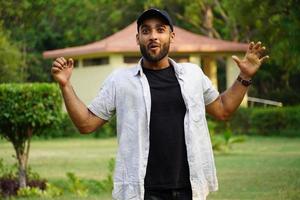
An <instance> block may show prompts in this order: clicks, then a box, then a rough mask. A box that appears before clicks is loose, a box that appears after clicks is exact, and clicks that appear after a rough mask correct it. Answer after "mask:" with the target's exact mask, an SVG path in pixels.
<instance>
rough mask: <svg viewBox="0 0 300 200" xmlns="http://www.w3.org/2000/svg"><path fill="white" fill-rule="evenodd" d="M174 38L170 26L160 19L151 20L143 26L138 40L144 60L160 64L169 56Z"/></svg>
mask: <svg viewBox="0 0 300 200" xmlns="http://www.w3.org/2000/svg"><path fill="white" fill-rule="evenodd" d="M174 36H175V34H174V32H172V31H171V29H170V26H169V25H166V24H165V23H164V22H163V21H162V20H160V19H158V18H151V19H146V20H145V21H144V22H143V23H142V24H141V26H140V27H139V33H138V34H137V35H136V39H137V43H138V45H139V46H140V50H141V53H142V55H143V57H144V59H146V60H147V61H149V62H158V61H160V60H161V59H163V58H164V57H166V56H167V55H168V53H169V49H170V43H171V42H173V38H174Z"/></svg>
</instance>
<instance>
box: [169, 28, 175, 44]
mask: <svg viewBox="0 0 300 200" xmlns="http://www.w3.org/2000/svg"><path fill="white" fill-rule="evenodd" d="M174 38H175V32H174V31H172V32H171V33H170V42H171V43H173V42H174Z"/></svg>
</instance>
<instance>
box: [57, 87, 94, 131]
mask: <svg viewBox="0 0 300 200" xmlns="http://www.w3.org/2000/svg"><path fill="white" fill-rule="evenodd" d="M60 89H61V92H62V95H63V99H64V102H65V106H66V109H67V111H68V114H69V116H70V118H71V119H72V121H73V123H74V124H75V126H76V127H77V128H78V129H79V131H81V130H82V129H84V128H85V127H87V126H88V124H87V122H88V119H89V117H90V116H89V115H91V113H90V112H89V110H88V108H87V107H86V105H85V104H84V103H83V102H82V101H81V100H80V99H79V98H78V97H77V95H76V93H75V92H74V90H73V87H72V85H71V84H70V83H68V84H66V85H64V86H61V85H60Z"/></svg>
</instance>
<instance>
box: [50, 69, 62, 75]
mask: <svg viewBox="0 0 300 200" xmlns="http://www.w3.org/2000/svg"><path fill="white" fill-rule="evenodd" d="M59 71H61V69H60V68H58V67H53V68H52V69H51V73H52V74H55V73H57V72H59Z"/></svg>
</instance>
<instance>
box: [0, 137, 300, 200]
mask: <svg viewBox="0 0 300 200" xmlns="http://www.w3.org/2000/svg"><path fill="white" fill-rule="evenodd" d="M31 147H32V149H31V152H30V161H29V163H30V165H31V167H32V169H33V170H34V171H36V172H38V173H39V174H40V175H41V177H44V178H46V179H48V180H49V181H50V182H52V183H54V184H58V185H61V184H62V185H63V184H64V183H65V182H66V179H67V178H66V175H65V174H66V172H74V173H75V174H76V175H77V176H78V177H80V178H83V179H89V180H101V179H104V178H105V176H106V174H107V173H108V169H107V163H108V160H109V159H110V158H112V157H114V156H115V152H116V148H117V144H116V141H115V139H101V140H99V139H98V140H97V139H91V138H82V139H78V138H76V139H55V140H48V141H33V142H32V146H31ZM13 154H14V152H13V149H12V147H11V145H10V144H9V143H7V142H5V141H0V158H2V159H4V162H5V163H10V164H12V163H14V162H15V161H14V158H13V157H12V155H13ZM215 159H216V166H217V174H218V178H219V191H217V192H214V193H211V194H210V195H209V197H208V200H240V199H243V200H244V199H245V200H246V199H251V200H253V199H255V200H274V199H276V200H277V199H278V200H281V199H282V200H298V199H300V178H299V177H300V138H279V137H275V138H272V137H250V138H248V140H247V141H246V142H245V143H240V144H236V145H234V148H233V150H232V151H231V152H230V153H229V154H217V155H216V156H215ZM93 191H94V192H91V195H90V196H89V197H88V198H86V199H89V200H94V199H95V200H96V199H101V200H108V199H111V195H110V194H105V193H104V194H100V193H99V192H98V193H97V192H95V190H93ZM32 199H33V198H32ZM37 199H38V198H37ZM59 199H61V200H71V199H72V200H73V199H85V198H76V197H75V196H73V195H72V194H68V193H66V194H65V195H64V196H63V197H60V198H59ZM18 200H22V198H18Z"/></svg>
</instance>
